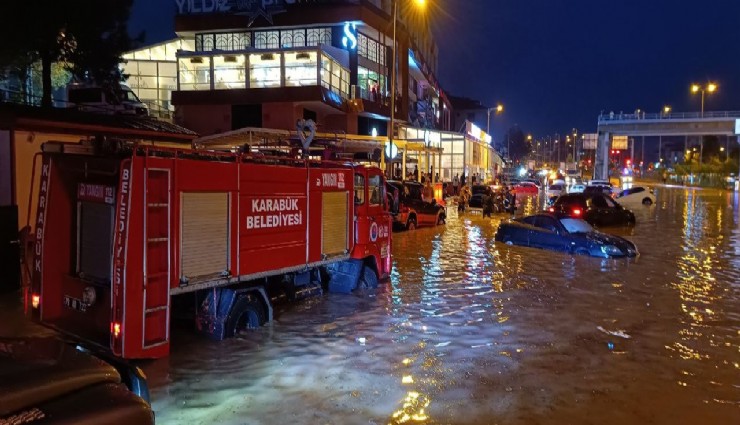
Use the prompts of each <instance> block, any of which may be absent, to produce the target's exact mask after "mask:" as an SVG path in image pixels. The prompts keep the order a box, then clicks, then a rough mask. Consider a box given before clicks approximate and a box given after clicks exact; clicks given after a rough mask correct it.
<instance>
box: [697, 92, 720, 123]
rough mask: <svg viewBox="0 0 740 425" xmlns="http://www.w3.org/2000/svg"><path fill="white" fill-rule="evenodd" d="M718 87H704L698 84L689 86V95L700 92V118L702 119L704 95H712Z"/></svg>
mask: <svg viewBox="0 0 740 425" xmlns="http://www.w3.org/2000/svg"><path fill="white" fill-rule="evenodd" d="M718 88H719V87H718V86H717V84H715V83H707V84H706V85H705V86H702V85H699V84H692V85H691V93H695V94H696V93H698V92H701V118H704V93H705V92H706V93H709V94H712V93H714V92H716V91H717V89H718Z"/></svg>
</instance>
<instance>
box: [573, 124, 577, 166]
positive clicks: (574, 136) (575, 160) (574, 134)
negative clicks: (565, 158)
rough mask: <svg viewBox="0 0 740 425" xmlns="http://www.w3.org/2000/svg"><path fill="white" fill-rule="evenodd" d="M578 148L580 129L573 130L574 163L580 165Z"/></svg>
mask: <svg viewBox="0 0 740 425" xmlns="http://www.w3.org/2000/svg"><path fill="white" fill-rule="evenodd" d="M577 146H578V129H577V128H574V129H573V162H574V163H575V164H578V157H577V156H576V147H577Z"/></svg>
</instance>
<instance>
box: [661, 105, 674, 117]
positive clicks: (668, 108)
mask: <svg viewBox="0 0 740 425" xmlns="http://www.w3.org/2000/svg"><path fill="white" fill-rule="evenodd" d="M672 110H673V108H671V106H670V105H665V106H664V107H663V115H668V114H670V113H671V111H672Z"/></svg>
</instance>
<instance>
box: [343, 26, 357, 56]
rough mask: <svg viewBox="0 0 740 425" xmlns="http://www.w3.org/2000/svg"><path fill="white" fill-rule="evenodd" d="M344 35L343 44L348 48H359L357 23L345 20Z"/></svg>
mask: <svg viewBox="0 0 740 425" xmlns="http://www.w3.org/2000/svg"><path fill="white" fill-rule="evenodd" d="M343 34H344V35H343V36H342V46H344V48H345V49H347V50H356V49H357V24H355V23H354V22H345V23H344V30H343Z"/></svg>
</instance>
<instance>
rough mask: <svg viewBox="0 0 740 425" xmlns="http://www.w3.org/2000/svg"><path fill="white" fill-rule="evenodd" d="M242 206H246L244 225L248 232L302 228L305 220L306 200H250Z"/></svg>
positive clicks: (295, 198) (289, 197)
mask: <svg viewBox="0 0 740 425" xmlns="http://www.w3.org/2000/svg"><path fill="white" fill-rule="evenodd" d="M243 205H246V206H247V211H246V215H245V217H246V219H245V224H246V229H247V230H248V231H250V230H256V229H274V228H278V227H294V226H302V225H303V223H304V220H305V216H304V214H303V213H304V211H305V210H306V198H298V197H291V196H285V197H282V196H274V197H265V198H252V199H250V200H248V201H247V202H246V203H245V204H243Z"/></svg>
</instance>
